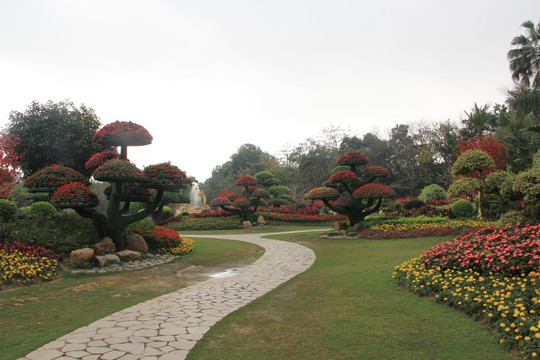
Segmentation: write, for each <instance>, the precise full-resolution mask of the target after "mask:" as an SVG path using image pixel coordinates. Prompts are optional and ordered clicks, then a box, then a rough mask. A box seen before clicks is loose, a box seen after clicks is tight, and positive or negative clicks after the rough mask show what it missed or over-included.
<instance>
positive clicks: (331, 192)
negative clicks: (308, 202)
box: [304, 186, 339, 200]
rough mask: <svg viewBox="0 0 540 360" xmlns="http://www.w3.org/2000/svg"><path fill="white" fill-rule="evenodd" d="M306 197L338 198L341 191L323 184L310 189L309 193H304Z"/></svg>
mask: <svg viewBox="0 0 540 360" xmlns="http://www.w3.org/2000/svg"><path fill="white" fill-rule="evenodd" d="M304 197H305V198H306V199H312V200H313V199H329V200H332V199H337V198H339V192H338V191H337V190H336V189H333V188H330V187H327V186H322V187H318V188H314V189H311V190H309V192H308V193H307V194H305V195H304Z"/></svg>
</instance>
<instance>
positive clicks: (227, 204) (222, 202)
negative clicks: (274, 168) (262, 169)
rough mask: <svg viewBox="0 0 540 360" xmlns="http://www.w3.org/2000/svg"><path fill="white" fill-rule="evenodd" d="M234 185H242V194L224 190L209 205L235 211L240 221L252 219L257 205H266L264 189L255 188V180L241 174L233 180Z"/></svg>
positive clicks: (267, 196)
mask: <svg viewBox="0 0 540 360" xmlns="http://www.w3.org/2000/svg"><path fill="white" fill-rule="evenodd" d="M235 185H237V186H242V187H243V189H242V195H240V194H238V193H235V192H233V191H226V192H223V193H222V196H218V197H216V198H214V199H213V200H212V201H211V202H210V206H218V207H220V208H221V209H223V210H225V211H229V212H232V213H236V214H238V215H239V216H240V220H241V221H251V222H252V221H253V220H254V219H253V214H254V213H255V212H256V211H257V207H258V206H265V205H267V202H266V199H268V198H269V197H270V195H269V194H268V192H267V191H266V190H264V189H260V188H257V187H256V186H255V185H257V180H255V178H253V177H251V176H242V177H240V178H239V179H237V180H236V181H235Z"/></svg>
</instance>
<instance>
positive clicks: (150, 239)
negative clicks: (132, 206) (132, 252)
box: [134, 226, 194, 255]
mask: <svg viewBox="0 0 540 360" xmlns="http://www.w3.org/2000/svg"><path fill="white" fill-rule="evenodd" d="M134 231H135V232H136V233H137V234H139V235H141V236H142V237H143V238H144V240H145V241H146V243H147V244H148V248H149V249H150V250H152V251H154V252H157V253H160V254H174V255H185V254H187V253H188V252H190V251H192V250H193V246H194V243H193V240H190V239H187V238H181V237H180V235H179V234H178V232H177V231H175V230H173V229H171V228H168V227H165V226H135V228H134ZM188 240H190V241H188Z"/></svg>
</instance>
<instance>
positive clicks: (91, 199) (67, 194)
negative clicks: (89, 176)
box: [51, 182, 99, 208]
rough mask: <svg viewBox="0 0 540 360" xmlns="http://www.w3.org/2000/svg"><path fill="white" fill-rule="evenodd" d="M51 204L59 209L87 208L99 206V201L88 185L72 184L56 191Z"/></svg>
mask: <svg viewBox="0 0 540 360" xmlns="http://www.w3.org/2000/svg"><path fill="white" fill-rule="evenodd" d="M51 203H52V204H53V205H54V206H56V207H58V208H85V207H94V206H97V205H98V204H99V199H98V197H97V196H96V194H94V193H93V192H92V190H90V188H89V187H88V186H87V185H86V184H84V183H81V182H70V183H69V184H65V185H62V186H61V187H59V188H58V189H56V191H55V192H54V193H53V194H52V196H51Z"/></svg>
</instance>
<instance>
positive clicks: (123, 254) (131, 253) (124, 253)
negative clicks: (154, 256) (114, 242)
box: [116, 250, 141, 260]
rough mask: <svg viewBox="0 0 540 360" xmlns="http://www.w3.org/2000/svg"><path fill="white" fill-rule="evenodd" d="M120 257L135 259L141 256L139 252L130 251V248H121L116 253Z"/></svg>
mask: <svg viewBox="0 0 540 360" xmlns="http://www.w3.org/2000/svg"><path fill="white" fill-rule="evenodd" d="M116 255H118V256H119V257H120V258H125V259H128V260H137V259H140V258H141V253H140V252H136V251H132V250H122V251H119V252H117V253H116Z"/></svg>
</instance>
